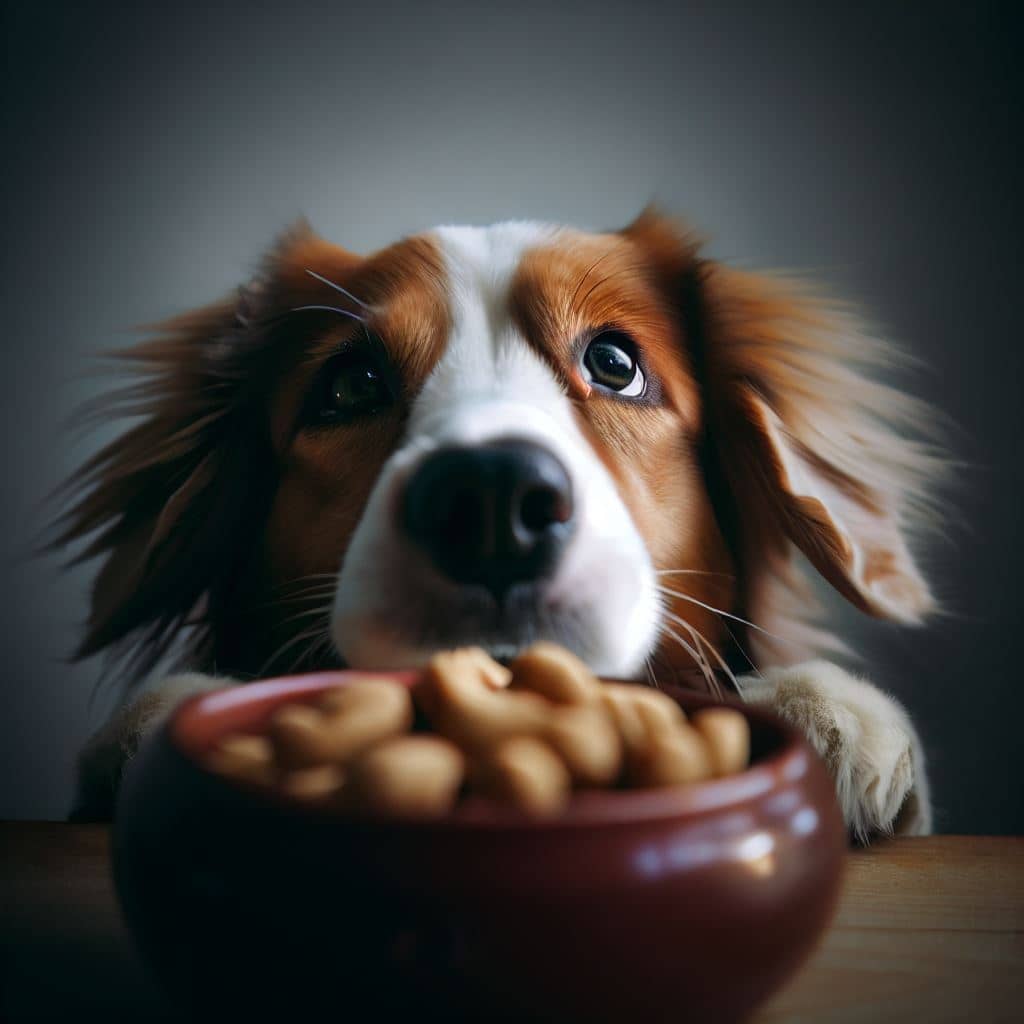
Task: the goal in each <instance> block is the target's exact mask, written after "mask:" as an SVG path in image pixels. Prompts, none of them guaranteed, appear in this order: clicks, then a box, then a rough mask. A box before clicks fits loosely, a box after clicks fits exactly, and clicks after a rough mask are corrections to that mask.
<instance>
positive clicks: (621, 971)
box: [114, 672, 846, 1021]
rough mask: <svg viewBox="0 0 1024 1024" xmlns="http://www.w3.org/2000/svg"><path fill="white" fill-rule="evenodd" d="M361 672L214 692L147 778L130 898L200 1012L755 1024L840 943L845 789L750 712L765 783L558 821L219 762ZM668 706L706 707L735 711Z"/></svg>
mask: <svg viewBox="0 0 1024 1024" xmlns="http://www.w3.org/2000/svg"><path fill="white" fill-rule="evenodd" d="M361 674H362V673H361ZM395 675H396V674H392V677H395ZM397 677H399V678H401V679H402V681H403V682H405V683H407V684H411V683H412V682H413V681H414V680H415V678H416V677H415V674H413V673H404V674H397ZM345 678H346V673H343V672H342V673H327V674H317V675H312V676H305V677H295V678H292V679H283V680H271V681H268V682H262V683H253V684H249V685H247V686H245V687H238V688H234V689H231V690H225V691H220V692H218V693H213V694H206V695H202V696H199V697H196V698H193V699H192V700H190V701H188V702H186V703H185V704H184V705H182V707H181V708H179V709H178V710H177V711H176V712H175V714H174V715H173V716H172V717H171V719H170V720H169V721H168V723H166V725H165V726H164V727H163V728H162V729H161V730H160V731H159V732H158V733H157V734H156V735H155V736H154V737H153V738H152V739H151V740H150V741H149V742H147V743H146V744H145V745H144V746H143V749H142V750H141V751H140V753H139V755H138V756H137V757H136V759H135V760H134V762H133V763H132V764H131V766H130V768H129V770H128V772H127V773H126V777H125V780H124V783H123V786H122V790H121V795H120V799H119V804H118V812H117V819H116V823H115V846H114V867H115V878H116V882H117V886H118V891H119V894H120V896H121V900H122V905H123V907H124V910H125V914H126V917H127V920H128V923H129V926H130V927H131V929H132V931H133V932H134V934H135V936H136V938H137V941H138V942H139V945H140V948H141V949H142V952H143V954H144V955H145V956H146V958H147V959H148V961H149V962H150V964H151V965H152V966H153V967H154V969H155V970H156V972H157V973H158V974H159V975H160V977H161V978H162V979H163V981H164V983H165V985H166V987H167V988H168V990H169V991H170V992H171V993H172V994H173V995H175V996H176V997H177V998H178V999H179V1000H180V1001H181V1002H183V1003H184V1004H185V1005H186V1006H187V1008H188V1011H189V1012H190V1013H191V1014H192V1015H193V1016H202V1015H205V1014H208V1015H210V1016H219V1017H223V1015H224V1014H229V1015H231V1016H234V1015H238V1016H239V1018H241V1015H242V1014H249V1015H250V1016H256V1017H259V1018H263V1017H268V1018H269V1017H277V1016H280V1014H282V1013H288V1014H289V1015H294V1014H295V1013H296V1012H298V1011H300V1009H301V1010H302V1011H303V1012H307V1011H308V1012H313V1011H314V1010H315V1011H316V1012H327V1013H328V1014H329V1018H328V1019H332V1020H345V1019H352V1020H358V1019H363V1017H364V1016H365V1015H366V1013H367V1011H366V1010H365V1009H364V1010H360V1011H359V1012H356V1007H357V1006H362V1007H368V1008H369V1009H370V1011H371V1012H372V1014H373V1015H374V1017H375V1019H390V1018H393V1017H398V1016H402V1017H403V1018H407V1017H408V1016H409V1015H410V1014H414V1015H416V1016H417V1017H420V1016H422V1015H423V1012H424V1010H426V1009H429V1011H430V1014H429V1016H430V1018H432V1017H433V1016H435V1015H444V1016H445V1017H446V1018H447V1019H449V1020H457V1019H467V1020H471V1019H482V1018H483V1019H488V1020H495V1019H507V1020H533V1019H536V1020H553V1021H566V1020H580V1021H583V1020H586V1021H590V1020H609V1021H626V1020H629V1021H661V1020H665V1021H668V1020H673V1021H696V1020H714V1021H729V1020H739V1019H742V1018H743V1017H745V1016H746V1015H748V1014H749V1013H750V1012H751V1011H752V1010H753V1009H754V1008H755V1007H756V1006H757V1005H758V1004H760V1003H761V1002H762V1001H763V1000H764V999H765V998H767V996H769V995H770V994H771V993H772V992H773V991H775V990H776V989H777V988H778V987H779V986H780V985H781V984H782V983H783V982H784V981H785V980H786V979H787V978H788V977H789V976H790V975H791V974H792V973H793V972H794V971H795V970H796V968H797V967H798V966H799V965H800V964H801V963H802V962H803V960H804V959H805V958H806V957H807V955H808V953H809V952H810V950H811V949H812V948H813V946H814V944H815V942H816V940H817V939H818V938H819V936H820V935H821V933H822V931H823V930H824V928H825V927H826V926H827V924H828V921H829V920H830V918H831V915H832V913H833V910H834V907H835V903H836V898H837V895H838V888H839V884H840V877H841V871H842V863H843V857H844V852H845V849H846V836H845V831H844V828H843V824H842V819H841V816H840V813H839V809H838V806H837V804H836V799H835V795H834V790H833V786H832V783H831V781H830V779H829V777H828V775H827V773H826V771H825V769H824V766H823V765H822V764H821V762H820V761H819V759H818V758H817V757H816V756H815V755H814V754H813V752H812V751H811V750H810V749H809V748H808V746H807V745H806V743H805V742H804V740H803V739H802V738H801V737H800V736H799V735H797V734H796V733H795V732H794V731H793V730H792V729H790V728H789V727H788V726H786V725H785V724H783V723H782V722H780V721H779V720H778V719H776V718H775V717H774V716H772V715H770V714H768V713H766V712H763V711H760V710H757V709H753V708H748V707H744V706H741V705H737V706H740V708H741V710H742V711H743V713H744V714H745V715H746V716H747V718H748V720H749V721H750V724H751V733H752V742H753V753H754V756H753V761H752V765H751V767H750V768H749V769H748V770H747V771H745V772H743V773H741V774H739V775H736V776H733V777H731V778H725V779H716V780H712V781H709V782H705V783H699V784H696V785H692V786H688V787H681V788H677V789H671V790H643V791H625V790H617V791H594V792H585V793H580V794H577V795H575V796H574V797H573V800H572V803H571V805H570V807H569V809H568V811H567V812H566V814H565V815H564V816H562V817H559V818H558V819H556V820H554V821H535V820H530V819H527V818H524V817H523V816H521V815H519V814H518V813H516V812H515V811H513V810H509V809H505V808H500V807H495V806H493V805H491V804H489V803H486V802H484V801H465V802H464V803H463V804H462V805H460V807H459V808H458V809H457V810H456V811H455V812H453V813H452V814H451V815H449V816H447V817H446V818H444V819H442V820H440V821H433V822H424V821H405V822H403V821H374V820H365V819H364V820H360V821H355V820H352V819H351V818H346V817H345V816H344V815H343V814H341V813H340V812H338V811H335V810H333V809H329V808H320V809H310V808H307V807H302V806H298V805H296V804H294V803H292V802H290V801H287V800H284V799H282V798H276V797H272V796H267V795H266V794H264V793H260V792H258V791H255V790H247V789H246V788H245V787H244V786H239V785H237V784H235V783H231V782H228V781H226V780H224V779H221V778H218V777H217V776H214V775H212V774H211V773H210V772H208V771H207V770H205V769H204V768H203V767H202V757H203V754H204V753H205V752H206V751H207V750H208V749H210V747H211V746H212V745H213V744H214V743H215V742H216V741H217V739H218V738H219V737H220V736H223V735H225V734H226V733H228V732H233V731H259V730H260V729H261V728H262V727H263V726H264V725H265V723H266V721H267V720H268V718H269V716H270V715H271V714H272V713H273V711H274V709H275V708H276V707H278V706H279V705H281V704H282V703H285V702H289V701H294V700H314V699H316V697H317V696H318V694H320V693H321V692H322V691H323V690H324V689H327V688H329V687H331V686H337V685H339V684H343V683H344V681H345ZM666 692H669V693H670V694H671V695H672V696H673V697H674V698H675V699H676V700H678V702H679V703H680V704H681V705H682V707H683V708H684V709H686V710H693V709H695V708H697V707H703V706H707V705H709V704H713V703H720V702H716V701H714V700H712V699H710V698H708V697H706V696H703V695H697V694H691V693H687V692H685V691H682V690H678V689H674V688H666Z"/></svg>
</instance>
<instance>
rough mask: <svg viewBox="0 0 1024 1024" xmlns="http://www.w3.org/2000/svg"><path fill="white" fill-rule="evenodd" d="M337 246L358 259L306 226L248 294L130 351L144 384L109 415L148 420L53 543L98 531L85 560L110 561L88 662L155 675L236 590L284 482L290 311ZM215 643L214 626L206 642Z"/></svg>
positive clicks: (119, 396)
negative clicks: (285, 346) (272, 393)
mask: <svg viewBox="0 0 1024 1024" xmlns="http://www.w3.org/2000/svg"><path fill="white" fill-rule="evenodd" d="M313 250H316V252H315V253H314V252H313ZM326 250H329V251H330V254H331V256H332V257H336V259H338V260H342V261H344V259H345V258H348V254H346V253H344V251H343V250H340V249H335V248H334V247H332V246H327V243H324V242H322V241H321V240H319V239H317V238H316V236H314V235H313V234H312V232H311V231H310V230H309V228H308V227H307V226H306V225H305V224H304V223H302V224H299V225H297V226H296V227H295V228H293V229H292V230H291V231H290V232H288V233H287V234H286V235H285V236H283V237H282V239H281V240H280V241H279V243H278V244H277V245H276V246H275V247H274V248H273V249H272V250H271V252H270V253H269V254H268V255H267V256H266V257H265V259H264V262H263V266H262V269H261V271H260V273H259V274H258V275H257V276H256V277H255V278H254V280H253V281H252V282H251V283H250V284H249V285H248V286H246V287H244V288H242V289H241V290H240V292H239V294H238V295H237V296H232V297H231V298H229V299H227V300H224V301H221V302H217V303H215V304H213V305H210V306H207V307H205V308H203V309H199V310H197V311H194V312H192V313H188V314H185V315H184V316H181V317H178V318H176V319H174V320H171V321H169V322H167V323H164V324H161V325H158V327H157V329H156V330H157V333H156V336H155V337H153V338H152V339H150V340H148V341H146V342H143V343H142V344H140V345H137V346H136V347H134V348H131V349H128V350H127V351H124V352H120V353H116V357H117V358H118V359H119V360H120V361H121V362H122V364H123V365H125V366H126V367H127V368H128V370H129V371H130V372H131V373H132V375H133V376H134V377H135V381H134V382H133V383H131V384H129V385H128V386H126V387H124V388H123V389H122V390H121V391H120V392H118V393H116V394H115V395H114V396H106V397H105V399H104V404H103V406H102V408H101V409H100V412H101V413H102V416H103V418H104V419H108V418H109V419H115V418H119V417H132V418H134V419H135V420H136V422H135V424H134V425H133V426H131V427H130V428H129V429H128V430H127V431H126V432H125V433H124V434H122V435H121V436H120V437H118V438H116V439H115V440H113V441H112V442H110V443H109V444H107V445H106V447H104V448H103V449H101V450H100V451H99V452H98V453H97V454H96V455H94V456H93V457H92V458H91V459H90V460H89V461H88V462H87V463H86V464H85V465H84V466H82V467H81V468H80V469H79V471H78V472H77V473H75V474H74V476H73V477H72V478H71V479H70V480H69V481H68V483H67V484H66V485H65V487H64V488H63V489H62V491H61V492H60V494H61V495H62V496H63V497H64V498H65V499H69V500H70V508H69V511H67V512H66V513H65V514H64V515H63V516H62V518H61V519H60V520H59V521H58V530H59V532H58V535H57V537H56V539H55V540H54V542H53V546H54V547H62V546H64V545H66V544H68V543H71V542H74V541H77V540H80V539H83V538H85V537H90V538H91V542H90V543H89V545H88V546H87V547H86V548H85V550H84V551H83V552H82V553H80V554H79V556H78V558H77V559H76V561H82V560H86V559H90V558H94V557H102V558H103V562H102V565H101V567H100V571H99V573H98V575H97V578H96V582H95V586H94V590H93V595H92V603H91V609H90V614H89V620H88V626H87V630H86V634H85V638H84V640H83V642H82V644H81V646H80V648H79V650H78V652H77V656H78V657H85V656H87V655H90V654H93V653H96V652H98V651H101V650H104V649H108V648H112V647H115V648H117V649H123V648H124V647H126V646H127V648H128V649H129V650H130V651H131V652H132V653H133V654H134V655H135V656H136V659H137V666H138V668H139V669H140V670H144V669H148V668H150V667H152V666H153V665H154V664H155V663H156V662H157V661H158V660H159V658H160V657H161V656H162V655H163V653H164V652H165V651H166V649H167V647H168V646H169V644H170V643H171V642H172V641H173V640H174V638H175V637H176V636H177V635H178V633H179V632H180V630H181V628H182V627H183V626H184V625H186V624H187V623H189V622H191V621H194V620H195V619H196V618H197V617H199V618H200V619H201V618H202V617H203V616H207V617H208V616H209V614H210V605H211V603H214V602H216V601H218V600H221V601H222V600H224V599H225V597H226V595H227V594H228V593H229V592H230V588H231V583H232V577H233V574H234V571H235V569H236V568H237V565H238V560H239V558H240V557H242V556H244V554H245V552H246V550H251V545H252V543H253V541H254V532H255V531H258V530H259V529H260V528H262V524H263V517H264V515H265V512H266V509H267V507H268V504H269V501H270V498H271V496H272V492H273V486H274V479H273V473H272V466H273V459H272V458H271V449H270V440H269V428H268V426H267V417H266V416H265V415H263V414H262V413H263V411H264V409H265V405H264V404H263V400H264V399H265V391H266V386H267V382H268V381H270V380H272V379H273V377H274V373H275V371H276V370H277V369H278V368H279V366H280V364H279V360H280V359H281V354H280V349H281V347H282V346H281V344H280V341H281V338H282V331H283V330H284V329H286V328H287V324H286V323H284V324H283V319H282V317H280V316H277V315H276V314H277V313H278V312H279V311H280V309H281V308H282V307H284V308H287V306H288V305H289V304H290V303H288V302H287V301H286V299H287V298H288V297H289V296H290V295H291V294H293V293H295V291H296V289H297V288H300V287H302V286H303V283H305V284H307V285H308V283H309V278H308V276H306V275H304V274H303V271H302V269H301V268H302V266H303V265H307V266H308V265H312V264H311V262H310V261H308V260H306V258H305V257H307V256H309V257H310V258H313V257H314V256H319V257H320V263H319V264H318V265H320V266H321V267H322V266H323V255H324V252H325V251H326ZM351 259H353V260H354V259H355V257H351ZM303 279H304V282H303ZM282 324H283V326H282ZM203 638H204V633H203V630H202V629H200V630H199V631H198V632H197V634H196V637H195V639H196V641H197V642H199V643H201V642H202V640H203Z"/></svg>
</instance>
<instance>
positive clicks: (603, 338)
mask: <svg viewBox="0 0 1024 1024" xmlns="http://www.w3.org/2000/svg"><path fill="white" fill-rule="evenodd" d="M583 376H584V377H585V378H586V379H587V380H588V381H590V382H591V383H593V384H600V385H601V387H604V388H608V390H609V391H614V392H616V393H617V394H619V395H622V396H623V397H625V398H638V397H639V396H640V395H642V394H643V393H644V391H645V390H646V387H647V382H646V380H645V379H644V375H643V371H642V370H641V369H640V362H639V360H638V359H637V355H636V345H634V344H633V342H632V340H630V338H629V337H627V336H626V335H625V334H622V333H620V332H619V331H605V332H603V333H602V334H599V335H597V337H596V338H594V339H593V340H592V341H591V342H590V344H589V345H588V346H587V350H586V351H585V352H584V353H583Z"/></svg>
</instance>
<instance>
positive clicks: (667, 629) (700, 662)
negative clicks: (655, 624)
mask: <svg viewBox="0 0 1024 1024" xmlns="http://www.w3.org/2000/svg"><path fill="white" fill-rule="evenodd" d="M661 629H662V632H664V633H667V634H668V635H669V636H670V637H671V638H672V639H673V640H675V641H676V643H678V644H679V646H680V647H682V648H683V650H685V651H686V653H687V654H689V655H690V657H691V658H693V660H694V661H695V662H696V663H697V666H698V668H700V670H701V672H702V673H703V675H704V678H705V680H707V679H708V671H707V669H708V665H707V660H706V659H705V658H704V657H703V656H702V655H701V653H700V651H696V650H694V649H693V648H692V647H691V646H690V645H689V644H688V643H687V642H686V641H685V640H684V639H683V638H682V637H681V636H680V635H679V634H678V633H677V632H676V631H675V630H674V629H673V628H672V627H671V626H669V625H667V624H665V623H663V624H662V627H661Z"/></svg>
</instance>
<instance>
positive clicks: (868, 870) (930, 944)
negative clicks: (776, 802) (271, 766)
mask: <svg viewBox="0 0 1024 1024" xmlns="http://www.w3.org/2000/svg"><path fill="white" fill-rule="evenodd" d="M0 971H2V974H0V1019H2V1020H5V1021H6V1020H10V1021H12V1022H16V1021H21V1020H69V1021H74V1020H91V1019H93V1018H94V1017H95V1018H97V1019H100V1017H101V1016H102V1019H103V1020H104V1021H105V1022H107V1024H111V1022H114V1021H121V1020H123V1021H133V1022H134V1021H171V1020H173V1019H174V1017H173V1016H172V1015H171V1013H170V1011H169V1010H168V1009H167V1008H166V1006H165V1004H164V1001H163V999H162V997H161V995H160V993H159V992H158V990H157V989H156V987H155V986H154V984H153V982H152V981H151V979H150V978H149V975H148V974H147V972H146V970H145V968H144V967H143V965H142V964H141V963H140V962H139V960H138V957H137V956H136V954H135V952H134V950H133V948H132V945H131V942H130V940H129V937H128V935H127V932H126V931H125V928H124V924H123V922H122V921H121V917H120V913H119V911H118V908H117V903H116V900H115V897H114V891H113V885H112V883H111V879H110V868H109V833H108V830H107V829H106V828H104V827H103V826H95V825H68V824H65V823H57V822H32V823H28V822H18V823H8V824H0ZM1022 1004H1024V839H1017V838H985V837H975V836H936V837H931V838H927V839H898V840H892V841H889V842H886V843H879V844H878V845H876V846H874V847H871V848H870V849H867V850H861V851H857V852H855V853H853V854H851V856H850V858H849V864H848V869H847V873H846V879H845V883H844V892H843V898H842V901H841V904H840V908H839V911H838V913H837V916H836V920H835V922H834V924H833V927H832V929H831V931H830V932H829V934H828V935H827V936H826V938H825V940H824V942H823V943H822V945H821V947H820V948H819V949H818V951H817V953H816V954H815V955H814V956H813V957H812V958H811V960H810V961H809V963H808V964H807V966H806V967H805V968H804V970H803V971H802V972H801V973H800V974H799V975H798V976H797V978H796V979H795V981H794V982H793V983H792V984H791V985H790V986H789V987H788V988H787V989H786V990H785V991H783V992H781V993H779V994H778V995H777V996H776V997H775V998H774V999H773V1000H772V1001H771V1002H770V1003H769V1005H768V1006H767V1007H766V1008H764V1009H763V1010H762V1011H761V1013H760V1014H759V1015H758V1016H757V1018H756V1024H780V1022H803V1021H807V1022H815V1024H833V1022H834V1024H840V1022H842V1024H847V1022H859V1021H865V1022H867V1021H871V1022H877V1021H883V1022H884V1021H894V1022H895V1021H899V1022H913V1021H928V1022H944V1021H949V1022H952V1021H968V1020H969V1021H985V1022H988V1021H993V1022H1001V1021H1011V1020H1021V1019H1024V1007H1022Z"/></svg>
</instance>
